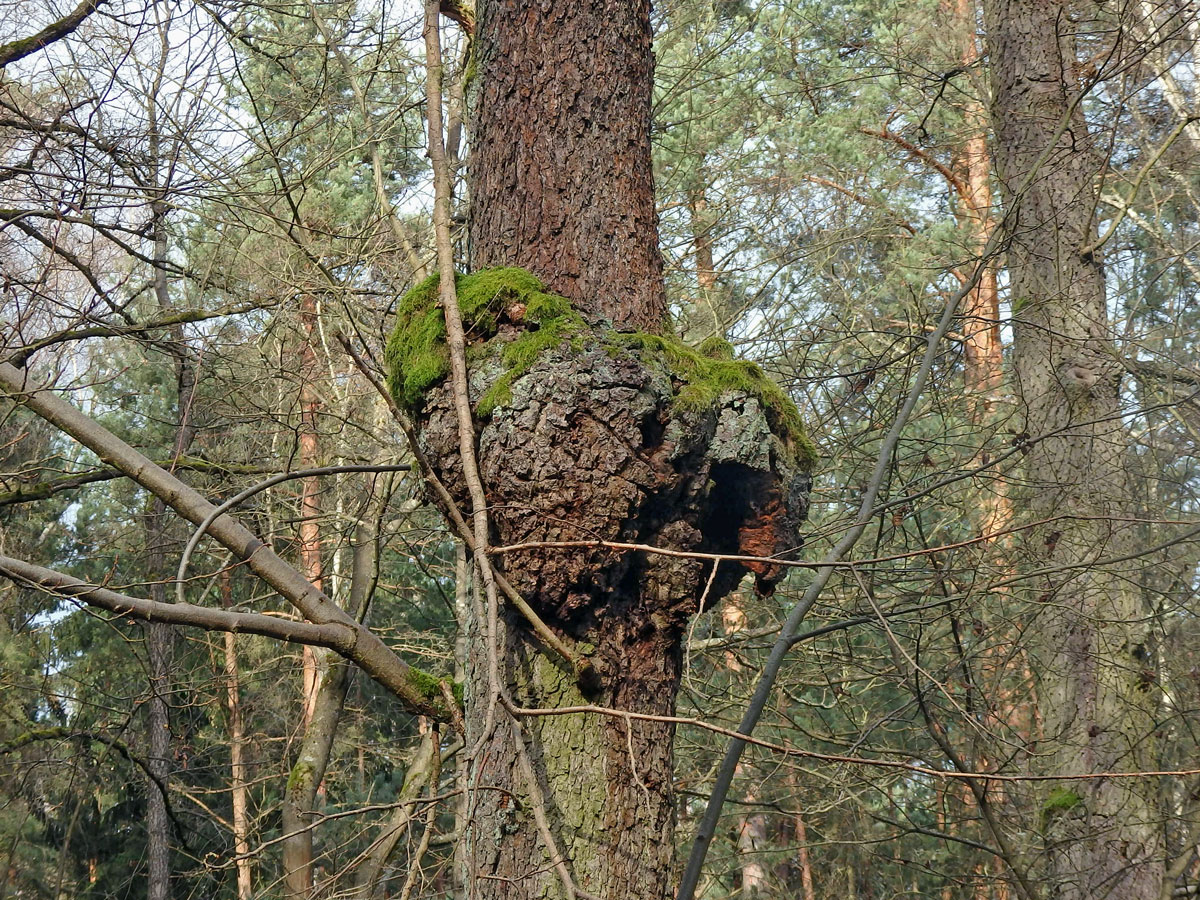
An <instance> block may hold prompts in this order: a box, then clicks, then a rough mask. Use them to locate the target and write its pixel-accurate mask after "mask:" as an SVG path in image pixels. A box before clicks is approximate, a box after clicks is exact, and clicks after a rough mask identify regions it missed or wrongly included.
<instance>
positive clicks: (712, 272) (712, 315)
mask: <svg viewBox="0 0 1200 900" xmlns="http://www.w3.org/2000/svg"><path fill="white" fill-rule="evenodd" d="M696 179H697V180H696V184H694V185H693V186H692V189H691V190H689V191H688V194H687V203H688V216H689V219H690V225H691V229H692V255H693V257H694V258H695V261H696V299H695V301H694V302H693V307H692V313H691V315H690V316H689V320H688V328H687V332H686V336H687V338H688V340H689V341H693V342H698V341H702V340H704V339H705V338H706V337H709V336H710V335H716V336H718V337H722V338H723V337H725V334H726V332H727V330H728V328H727V326H728V322H727V321H726V316H727V315H728V310H726V309H725V308H724V307H725V305H726V304H724V303H722V302H721V298H719V297H718V296H717V290H716V289H717V270H716V263H715V261H714V260H713V228H712V221H711V217H712V214H711V212H710V211H709V208H708V190H707V183H706V182H707V180H708V173H707V171H706V170H705V168H704V167H703V166H701V167H700V171H699V173H698V174H697V176H696Z"/></svg>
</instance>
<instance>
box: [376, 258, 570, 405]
mask: <svg viewBox="0 0 1200 900" xmlns="http://www.w3.org/2000/svg"><path fill="white" fill-rule="evenodd" d="M439 281H440V279H439V278H438V276H437V275H431V276H430V277H428V278H426V279H425V280H424V281H422V282H421V283H420V284H418V285H417V286H416V287H414V288H413V289H412V290H410V291H409V292H408V293H407V294H405V295H404V296H403V297H401V298H400V302H399V304H397V307H396V325H395V327H394V328H393V329H392V335H391V337H390V338H389V339H388V344H387V350H386V352H385V360H386V362H387V367H388V387H389V388H391V391H392V395H393V396H394V397H395V398H396V402H397V403H399V404H400V405H401V406H405V407H408V408H409V409H414V408H416V407H417V406H419V405H420V403H421V398H422V397H423V396H424V395H425V392H426V391H427V390H429V388H431V387H433V385H435V384H437V383H438V382H439V381H441V380H442V379H443V378H445V377H446V376H447V375H448V374H450V353H449V351H448V350H447V349H446V320H445V316H444V314H443V313H442V308H441V306H440V305H439V304H438V284H439ZM454 287H455V291H456V293H457V294H458V310H459V313H460V314H461V315H462V320H463V328H464V329H465V330H466V332H467V335H468V338H471V337H475V338H488V337H491V336H492V335H493V334H495V333H496V315H497V313H498V312H500V311H501V310H503V309H505V308H507V307H511V306H513V305H516V304H520V305H523V306H524V307H525V314H524V318H525V321H526V322H531V323H533V324H535V325H537V326H538V328H537V330H531V331H528V332H526V333H525V334H524V335H523V336H522V337H520V338H518V339H517V340H515V341H513V342H512V343H511V344H509V345H508V347H507V348H506V349H505V351H504V362H505V367H506V375H505V379H507V384H508V385H511V384H512V381H513V379H515V378H517V377H519V376H520V375H522V374H524V372H525V371H527V370H528V369H529V366H531V365H532V364H533V361H534V360H535V359H537V356H538V354H539V353H541V352H542V350H545V349H547V348H549V347H552V346H555V345H557V344H558V343H559V342H560V341H561V340H562V339H563V338H565V337H566V336H567V335H568V334H569V333H570V331H571V330H572V329H574V330H578V329H579V328H581V327H582V326H583V320H582V319H580V318H579V314H578V313H576V312H575V310H574V309H572V308H571V304H570V302H569V301H568V300H566V299H565V298H563V297H559V296H557V295H555V294H551V293H548V292H547V291H546V286H545V285H544V284H542V282H540V281H539V280H538V279H537V278H536V277H534V276H533V275H532V274H530V273H529V272H527V271H525V270H524V269H518V268H502V269H483V270H482V271H479V272H475V273H473V274H471V275H456V276H455V277H454ZM542 332H545V333H544V334H543V333H542ZM518 345H519V346H518ZM518 370H519V371H518ZM502 380H504V379H502ZM504 390H505V388H501V387H500V385H499V384H497V385H495V386H493V388H492V389H491V390H489V391H488V394H493V392H496V393H495V395H494V396H492V397H490V398H488V397H487V396H485V398H484V399H485V400H489V403H490V405H489V406H488V409H487V412H486V413H485V412H484V411H483V410H482V409H481V410H480V415H488V414H490V413H491V410H492V409H493V408H494V407H495V406H496V405H497V403H498V401H499V400H500V399H501V397H502V395H503V392H504ZM480 405H481V406H482V405H483V404H482V402H481V404H480Z"/></svg>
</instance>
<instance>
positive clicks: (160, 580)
mask: <svg viewBox="0 0 1200 900" xmlns="http://www.w3.org/2000/svg"><path fill="white" fill-rule="evenodd" d="M150 145H151V146H150V153H151V156H152V158H153V159H154V160H155V162H156V164H157V162H158V156H159V150H160V139H159V135H158V130H157V126H156V125H152V128H151V141H150ZM169 209H170V207H169V206H168V204H167V203H166V202H165V201H163V200H156V201H154V202H153V203H152V204H151V215H152V220H153V226H152V233H153V236H154V264H155V271H154V297H155V301H156V302H157V304H158V307H159V309H161V310H164V311H165V310H169V309H171V307H172V305H173V304H172V299H171V293H170V285H169V283H168V280H167V271H166V266H167V224H166V219H167V214H168V212H169ZM168 346H169V352H170V353H171V355H172V357H173V360H174V364H175V387H176V393H175V412H176V427H175V435H174V441H173V446H172V451H171V458H172V459H173V460H174V459H178V458H179V457H180V456H183V455H184V454H185V453H187V451H188V449H189V448H190V447H191V445H192V441H193V440H194V439H195V437H196V428H195V426H194V424H192V402H193V399H194V397H195V392H196V369H195V364H194V361H193V359H192V355H191V348H190V347H189V346H188V345H187V342H186V340H185V337H184V334H183V330H182V328H179V327H175V328H172V329H171V330H170V344H169V345H168ZM167 524H168V517H167V514H166V504H165V503H164V502H163V501H162V500H161V499H159V498H157V497H156V498H155V499H154V500H153V501H152V502H151V504H150V513H149V514H148V515H147V517H146V544H147V548H148V551H149V552H148V557H147V571H148V574H149V575H150V579H151V583H150V599H151V600H153V601H155V602H157V603H166V602H169V600H168V597H167V584H168V582H169V581H170V579H171V576H172V574H173V572H172V570H171V567H170V565H169V564H168V562H167V552H166V551H167V542H168V540H169V538H168V534H167ZM146 650H147V656H148V658H149V669H150V699H149V702H148V703H147V723H146V727H147V729H148V744H149V747H148V751H149V752H148V753H147V768H148V770H149V772H150V774H151V776H152V781H151V783H150V784H149V785H148V794H147V798H146V837H147V847H146V868H147V872H146V875H147V878H146V891H147V898H148V900H169V898H170V896H171V819H170V815H169V810H168V807H167V803H168V799H167V798H166V797H165V796H164V795H163V791H162V788H161V786H163V785H166V784H168V782H169V780H170V775H171V768H172V765H171V760H172V750H171V714H170V696H171V693H172V686H171V671H172V666H173V662H174V655H175V652H174V651H175V628H174V626H172V625H168V624H165V623H162V622H153V623H151V624H150V625H149V626H147V629H146Z"/></svg>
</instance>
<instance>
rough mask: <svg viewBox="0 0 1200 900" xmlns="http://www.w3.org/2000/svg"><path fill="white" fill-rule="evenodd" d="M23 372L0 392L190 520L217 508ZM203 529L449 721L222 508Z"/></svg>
mask: <svg viewBox="0 0 1200 900" xmlns="http://www.w3.org/2000/svg"><path fill="white" fill-rule="evenodd" d="M28 377H29V375H28V373H27V372H26V371H24V370H22V369H18V368H16V367H15V366H13V365H10V364H8V363H0V391H2V392H4V393H7V394H9V395H11V396H12V397H13V399H14V400H17V401H18V402H20V403H22V404H24V405H25V406H26V407H28V408H29V409H30V410H32V411H33V412H35V413H37V414H38V415H39V416H41V417H42V418H43V419H45V420H46V421H47V422H49V423H50V424H52V425H55V426H56V427H58V428H59V429H61V430H62V431H64V432H66V433H67V434H69V435H71V437H73V438H75V440H77V441H79V442H80V443H81V444H83V445H84V446H85V447H87V448H88V449H90V450H91V451H92V452H93V453H95V454H96V455H97V456H99V457H100V459H101V460H102V461H103V462H105V463H106V464H108V465H111V466H113V467H114V468H117V469H119V470H121V471H122V472H124V473H125V474H126V475H128V476H129V477H130V478H132V479H133V480H134V481H136V482H137V483H138V484H140V485H141V486H142V487H143V488H145V489H146V490H147V491H149V492H150V493H152V494H154V495H155V496H156V497H159V498H161V499H162V501H163V502H164V503H166V504H167V505H168V506H170V507H171V508H172V509H174V510H175V511H176V512H177V513H179V514H180V515H181V516H183V517H184V518H185V519H187V520H188V521H189V522H192V523H193V524H196V525H199V524H200V523H201V522H203V521H204V520H205V519H206V518H207V517H208V516H209V515H210V514H211V513H212V512H213V510H214V509H216V507H215V506H213V504H212V503H210V502H209V501H208V500H207V499H205V498H204V497H203V496H202V495H201V494H200V493H199V492H197V491H196V490H194V489H192V488H191V487H189V486H188V485H186V484H184V483H183V482H182V481H180V480H179V479H178V478H176V477H175V476H174V475H172V474H171V473H170V472H168V471H167V470H166V469H163V468H162V467H160V466H157V465H155V464H154V463H153V462H151V461H150V460H149V459H147V458H146V457H145V456H143V455H142V454H141V453H139V452H138V451H137V450H135V449H134V448H133V447H131V446H129V445H128V444H127V443H125V442H124V441H123V440H121V439H120V438H118V437H117V436H116V435H114V434H113V433H112V432H110V431H108V430H107V429H106V428H104V427H103V426H101V425H100V424H99V423H98V422H96V421H95V420H93V419H90V418H88V417H87V416H85V415H84V414H83V413H81V412H80V411H79V410H78V409H76V408H75V407H74V406H72V405H71V404H70V403H67V402H66V401H65V400H63V399H62V398H61V397H59V396H58V395H57V394H55V393H54V392H52V391H49V390H45V389H38V388H31V387H30V386H29V385H28ZM208 532H209V534H211V535H212V536H213V537H214V538H215V539H216V540H217V541H218V542H220V544H221V545H222V546H224V547H225V548H226V549H227V550H229V551H230V552H232V553H233V555H234V556H235V558H237V559H239V560H241V561H242V562H245V563H246V564H247V566H248V567H249V568H250V570H251V571H252V572H254V574H255V575H257V576H258V577H259V578H261V579H262V580H263V581H265V582H266V583H267V584H269V585H270V586H271V587H273V588H274V589H275V590H277V591H278V592H279V593H280V594H282V595H283V597H284V598H285V599H287V600H288V601H289V602H290V603H291V604H292V605H293V606H295V607H296V609H298V610H299V611H300V613H301V614H302V615H303V616H304V618H306V619H307V620H308V621H310V622H312V623H314V624H317V625H330V624H336V625H341V626H344V627H345V628H348V629H350V631H351V632H352V637H351V640H350V641H349V642H348V645H347V646H346V647H344V648H341V649H339V651H338V652H340V653H341V654H342V655H343V656H345V657H346V658H348V659H351V660H353V661H354V662H356V663H358V665H359V666H361V667H362V669H363V671H365V672H366V673H367V674H368V675H370V676H371V677H372V678H374V679H375V680H376V681H377V682H379V683H380V684H381V685H382V686H383V687H385V688H387V689H388V690H389V691H391V692H392V693H393V694H395V695H396V697H397V698H399V699H400V701H401V702H402V703H403V704H404V706H405V708H406V709H408V710H409V711H410V712H413V713H416V714H418V715H426V716H430V717H432V718H435V719H437V720H438V721H442V722H445V721H449V718H450V711H449V710H448V709H447V708H446V703H445V700H444V699H443V697H442V695H441V693H440V690H439V688H438V679H437V678H435V677H433V676H431V675H428V674H426V673H424V672H421V671H419V670H417V669H415V668H413V667H412V666H409V665H408V663H406V662H404V661H403V660H402V659H400V657H398V656H397V655H396V654H395V653H394V652H393V651H392V650H391V648H390V647H388V646H387V645H386V644H384V642H383V641H382V640H380V638H379V636H378V635H377V634H375V633H374V632H372V631H371V630H370V629H368V628H367V627H366V626H365V625H363V624H362V623H361V622H358V621H357V620H356V619H355V618H354V617H353V616H351V615H349V614H348V613H347V612H346V611H345V610H343V609H342V608H341V607H339V606H338V605H337V604H336V603H334V602H333V601H332V600H330V599H329V597H327V596H326V595H325V593H324V592H323V591H321V590H320V589H319V588H317V587H316V586H315V585H313V584H312V583H311V582H309V580H308V579H307V578H305V577H304V576H303V575H301V574H300V573H299V572H298V571H297V570H296V569H295V567H293V566H292V565H291V564H290V563H288V562H287V561H285V560H284V559H283V558H282V557H280V556H279V555H277V554H276V553H275V551H274V550H272V549H271V548H270V547H268V546H267V545H266V544H265V543H263V542H262V541H261V540H260V539H259V538H258V537H257V536H255V534H254V533H253V532H251V531H250V529H248V528H246V526H244V525H242V523H241V522H239V521H238V520H237V519H235V518H234V517H232V516H230V515H228V514H226V515H221V516H219V517H218V518H217V519H216V520H215V521H214V522H213V523H212V525H211V526H210V527H209V529H208Z"/></svg>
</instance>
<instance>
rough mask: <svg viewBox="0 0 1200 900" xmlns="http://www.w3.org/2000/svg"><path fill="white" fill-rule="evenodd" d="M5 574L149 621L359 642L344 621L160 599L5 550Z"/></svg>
mask: <svg viewBox="0 0 1200 900" xmlns="http://www.w3.org/2000/svg"><path fill="white" fill-rule="evenodd" d="M0 574H2V575H5V576H7V577H8V578H10V579H12V580H13V581H15V582H17V583H18V584H23V585H26V586H27V587H31V588H34V589H36V590H39V591H42V592H43V593H46V594H51V595H53V596H55V597H68V598H70V599H72V600H79V601H80V602H82V603H86V604H87V605H88V606H95V607H97V608H99V609H106V610H108V611H109V612H112V613H116V614H117V615H120V616H129V617H132V618H135V619H140V620H142V621H144V622H165V623H167V624H168V625H190V626H192V627H194V628H203V629H205V630H206V631H228V632H231V633H233V634H259V635H262V636H263V637H271V638H277V639H278V640H281V641H287V642H289V643H292V644H308V645H312V646H316V647H328V648H329V649H330V650H336V651H338V652H344V651H346V650H347V649H348V648H350V647H352V646H353V644H354V631H353V629H351V628H348V627H347V626H345V625H342V624H338V623H331V624H328V625H313V624H312V623H310V622H293V621H291V620H289V619H280V618H276V617H275V616H266V615H262V614H261V613H245V612H231V611H227V610H223V609H210V608H208V607H206V606H196V605H195V604H193V603H157V602H155V601H153V600H143V599H142V598H140V597H130V596H128V595H127V594H121V593H118V592H116V591H113V590H109V589H108V588H105V587H100V586H98V585H94V584H89V583H88V582H86V581H80V580H79V579H78V578H73V577H72V576H70V575H65V574H63V573H62V572H56V571H54V570H53V569H46V568H43V567H42V566H37V565H34V564H33V563H28V562H25V561H24V560H19V559H13V558H12V557H10V556H0Z"/></svg>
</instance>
